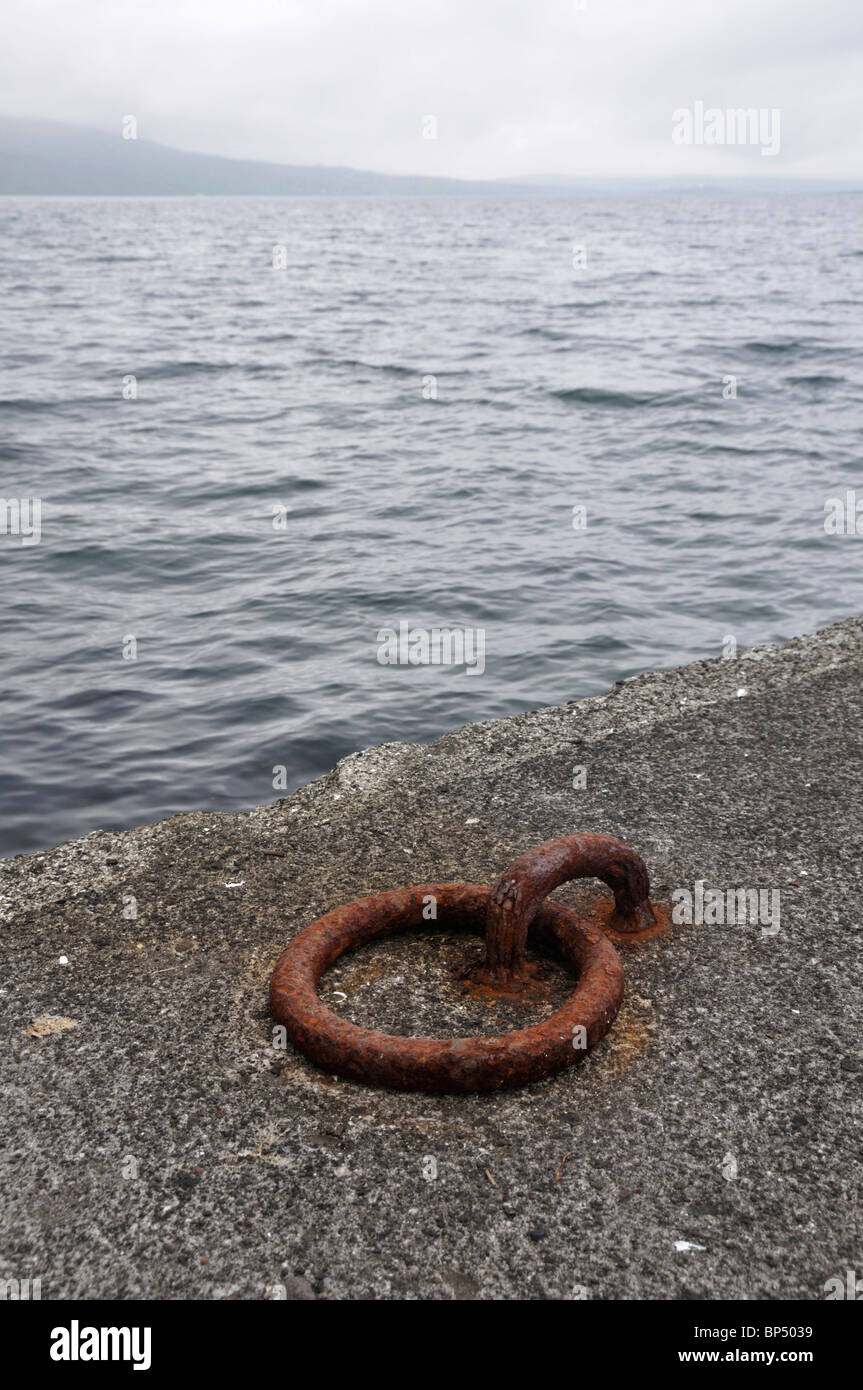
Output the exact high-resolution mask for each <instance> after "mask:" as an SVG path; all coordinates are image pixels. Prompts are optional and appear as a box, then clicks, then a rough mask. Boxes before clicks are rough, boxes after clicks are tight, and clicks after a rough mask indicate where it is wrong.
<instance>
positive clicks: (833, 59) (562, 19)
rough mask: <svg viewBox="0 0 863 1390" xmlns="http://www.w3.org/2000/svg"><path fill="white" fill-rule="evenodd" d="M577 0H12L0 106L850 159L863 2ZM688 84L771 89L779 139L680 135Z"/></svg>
mask: <svg viewBox="0 0 863 1390" xmlns="http://www.w3.org/2000/svg"><path fill="white" fill-rule="evenodd" d="M586 5H587V8H586V10H584V11H581V10H579V9H578V7H577V0H432V2H431V3H427V4H422V3H421V4H408V3H406V0H365V3H363V0H294V3H291V0H76V3H74V4H70V3H69V0H35V2H34V0H5V7H4V18H3V21H2V23H3V30H4V36H5V37H4V41H3V43H2V46H0V86H2V91H3V98H2V106H3V109H4V111H5V113H6V114H9V115H28V116H48V117H53V118H59V119H66V120H72V121H81V122H87V123H90V124H95V125H100V126H104V127H107V128H119V123H120V120H121V118H122V117H123V116H124V115H127V114H133V115H135V116H136V117H137V119H138V123H139V135H141V136H142V137H147V138H150V139H154V140H161V141H164V142H165V143H166V144H172V145H176V146H179V147H181V148H185V149H191V150H197V151H201V152H207V153H213V154H232V155H241V156H244V157H248V158H259V159H271V160H278V161H286V162H293V163H313V162H315V163H325V164H350V165H354V166H357V167H363V168H371V169H379V170H382V171H386V172H406V173H429V174H448V175H457V176H461V177H506V176H513V175H518V174H529V173H548V172H556V173H562V174H571V175H578V174H589V175H601V174H606V173H607V174H613V175H631V174H635V175H638V174H653V175H661V176H672V175H674V174H678V173H680V174H686V175H689V176H691V175H693V174H698V173H717V174H740V173H757V174H759V175H764V174H766V173H771V174H773V173H779V174H782V175H785V176H788V175H795V174H800V175H807V176H817V175H825V176H834V177H859V176H861V175H863V155H861V149H863V6H861V4H860V0H819V3H818V4H817V5H816V4H813V3H812V0H757V3H754V0H723V2H722V3H720V0H586ZM696 100H700V101H703V102H704V104H705V106H708V107H709V106H720V107H729V106H735V107H737V106H745V107H751V106H755V107H770V108H774V107H778V108H779V109H780V110H781V113H782V118H781V119H782V147H781V153H780V155H779V156H778V157H777V158H776V159H770V160H768V159H764V158H761V157H760V155H759V151H758V150H757V149H750V148H739V147H735V148H721V147H712V148H710V147H705V146H694V147H682V146H679V145H675V144H674V143H673V142H672V140H671V113H672V111H673V110H674V109H675V108H679V107H682V106H691V105H692V104H693V103H694V102H695V101H696ZM429 115H432V116H434V117H435V118H436V120H437V131H438V135H437V139H433V140H427V139H423V137H422V122H423V118H424V117H425V116H429ZM768 166H769V167H768Z"/></svg>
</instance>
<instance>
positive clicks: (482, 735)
mask: <svg viewBox="0 0 863 1390" xmlns="http://www.w3.org/2000/svg"><path fill="white" fill-rule="evenodd" d="M861 677H863V621H861V620H860V619H850V620H848V621H846V622H843V623H839V624H836V625H834V626H832V627H829V628H826V629H824V630H823V631H821V632H819V633H816V634H814V635H812V636H806V637H800V638H796V639H794V640H793V641H791V642H789V643H788V644H787V645H784V646H781V647H761V648H754V649H752V650H749V651H743V652H741V653H740V654H739V655H738V656H737V657H736V658H734V659H725V660H722V659H719V660H713V661H699V662H696V663H694V664H692V665H690V666H687V667H684V668H681V669H679V670H672V671H661V672H656V673H651V674H647V675H643V676H638V677H636V678H634V679H632V680H629V681H626V682H624V683H621V684H619V685H618V686H615V687H614V689H613V690H611V691H610V692H609V693H608V694H606V695H603V696H599V697H595V698H591V699H588V700H583V701H579V702H576V703H573V704H571V705H566V706H561V707H557V708H552V709H543V710H538V711H535V712H532V713H529V714H523V715H518V716H515V717H513V718H509V719H502V720H495V721H492V722H489V723H483V724H473V725H467V726H466V727H465V728H463V729H459V730H457V731H456V732H454V733H452V734H449V735H447V736H445V737H444V738H441V739H438V740H436V741H435V742H433V743H429V744H391V745H385V746H383V747H381V748H374V749H369V750H366V751H365V752H362V753H358V754H356V755H354V756H352V757H350V758H347V759H345V760H344V761H343V762H341V763H340V764H339V765H338V767H337V768H336V769H335V770H334V771H333V772H332V773H330V774H329V775H328V776H326V777H324V778H322V779H321V780H319V781H317V782H314V783H312V784H311V785H310V786H307V787H305V788H303V789H302V790H300V791H299V792H297V793H295V794H294V795H292V796H289V797H287V798H285V799H284V800H282V801H279V802H276V803H275V804H272V805H268V806H263V807H259V808H257V809H255V810H253V811H251V812H250V813H248V814H243V815H240V814H222V813H214V812H203V811H202V812H198V813H195V814H192V815H181V816H175V817H173V818H171V819H169V820H165V821H162V822H159V823H158V824H155V825H146V826H142V827H138V828H136V829H133V830H128V831H124V832H101V831H99V832H95V833H93V834H91V835H88V836H87V837H85V838H83V839H80V840H76V841H73V842H71V843H69V844H65V845H61V846H60V847H59V848H57V849H54V850H51V851H48V852H46V853H44V854H31V855H19V856H17V857H16V858H14V859H8V860H3V861H0V948H2V953H3V969H2V974H3V980H2V992H0V1018H2V1027H3V1032H4V1034H5V1037H6V1046H5V1047H4V1050H3V1064H2V1066H3V1074H2V1101H3V1103H2V1118H0V1127H2V1144H0V1148H2V1164H3V1166H2V1174H3V1176H2V1185H3V1193H4V1197H3V1204H2V1239H0V1278H17V1279H26V1278H30V1279H35V1278H39V1279H41V1290H42V1298H43V1299H65V1298H96V1299H101V1298H125V1299H133V1298H145V1299H149V1298H170V1299H231V1298H239V1299H262V1298H266V1299H273V1298H279V1297H287V1298H289V1299H314V1298H324V1299H354V1298H373V1299H453V1298H456V1299H574V1298H575V1299H581V1298H589V1299H726V1298H745V1299H756V1300H763V1299H823V1298H824V1297H825V1292H824V1286H825V1283H826V1281H828V1280H829V1279H831V1278H834V1277H836V1276H840V1277H841V1278H843V1279H844V1277H845V1272H846V1270H847V1269H849V1268H851V1269H855V1270H856V1271H857V1272H858V1275H859V1274H861V1273H863V1239H861V1222H860V1214H859V1213H860V1206H859V1189H860V1174H861V1144H860V1128H861V1126H860V1120H861V1110H863V1105H861V1102H863V1043H861V1016H863V1003H861V988H860V965H859V959H860V945H861V940H863V937H861V929H863V911H861V906H860V888H861V881H860V880H861V872H860V858H861V854H860V851H861V838H863V835H861V832H863V804H861V781H863V690H861ZM577 767H583V768H584V769H585V776H586V786H585V787H583V788H581V789H577V788H575V787H574V786H573V781H574V780H575V781H576V782H578V781H580V780H582V779H581V778H580V777H579V775H578V774H574V769H575V768H577ZM49 794H50V789H46V795H49ZM578 830H595V831H605V832H607V833H610V834H613V835H617V836H619V837H620V838H622V839H624V840H625V841H626V842H627V843H628V844H630V845H632V847H633V848H634V849H636V850H637V851H638V852H639V853H640V854H641V855H642V856H643V857H644V859H645V860H646V862H647V865H648V868H649V870H650V874H651V880H652V895H653V897H654V898H655V899H656V900H658V901H660V902H669V901H670V900H671V897H672V894H673V893H674V892H675V891H676V890H679V889H681V888H688V889H690V890H693V889H694V885H695V883H696V882H698V881H703V883H704V884H705V885H706V887H708V888H718V889H723V890H726V889H728V888H734V889H737V888H756V889H769V890H779V892H780V895H781V925H780V928H779V930H778V932H776V933H775V934H774V933H773V930H772V928H765V927H764V926H763V924H762V925H759V924H758V923H753V922H744V923H725V924H724V925H717V924H708V923H702V924H698V923H696V922H693V923H691V924H686V923H681V924H675V925H673V926H672V927H671V928H670V929H669V931H668V932H667V933H666V934H664V935H663V936H661V937H659V938H657V939H655V940H653V941H651V942H645V943H643V944H642V945H641V946H638V947H634V948H631V949H628V950H626V951H625V952H624V954H623V960H624V968H625V972H626V994H625V999H624V1004H623V1008H622V1011H621V1014H620V1015H619V1017H618V1019H617V1021H616V1023H615V1024H614V1026H613V1027H612V1029H611V1031H610V1032H609V1034H608V1035H607V1036H606V1038H605V1039H604V1040H603V1041H602V1042H601V1043H600V1044H599V1046H598V1047H597V1048H596V1049H595V1050H594V1051H592V1052H591V1053H590V1054H589V1056H588V1057H587V1058H586V1060H585V1061H584V1062H582V1063H581V1064H580V1065H579V1066H576V1067H573V1068H571V1069H569V1070H568V1071H566V1072H563V1073H561V1074H559V1075H558V1076H556V1077H552V1078H550V1079H549V1080H546V1081H543V1082H539V1083H537V1084H535V1085H532V1086H530V1087H527V1088H524V1089H522V1090H514V1091H508V1092H501V1093H495V1094H485V1095H474V1096H434V1095H422V1094H403V1093H401V1094H394V1093H389V1092H386V1091H379V1090H375V1089H371V1088H368V1087H365V1086H362V1085H358V1084H353V1083H351V1082H348V1081H342V1080H335V1079H333V1078H332V1077H331V1076H329V1075H325V1074H323V1073H321V1072H320V1071H318V1070H317V1069H316V1068H315V1067H314V1066H312V1065H311V1064H309V1063H307V1062H306V1061H305V1060H304V1059H303V1058H302V1057H301V1056H299V1055H297V1054H296V1053H295V1052H294V1051H293V1050H292V1049H291V1048H290V1047H288V1048H287V1049H286V1050H285V1049H284V1048H280V1047H279V1046H278V1038H274V1033H273V1020H272V1019H271V1018H270V1016H269V1011H268V1005H267V985H268V980H269V975H270V972H271V971H272V968H273V965H274V963H275V960H276V958H277V957H278V955H279V953H280V952H281V950H282V948H283V946H284V945H285V944H286V943H287V941H288V940H289V939H290V938H291V936H292V935H293V934H294V933H295V932H296V931H298V930H299V929H300V928H301V927H302V926H304V925H305V924H306V923H308V922H310V921H312V920H313V919H314V918H315V917H317V916H320V915H322V914H323V913H325V912H327V911H329V910H330V909H331V908H332V907H334V906H337V905H338V904H340V903H343V902H347V901H350V900H352V899H353V898H356V897H360V896H363V895H365V894H368V893H372V892H376V891H379V890H382V889H385V888H392V887H398V886H401V885H403V884H412V883H425V882H430V883H434V882H448V881H467V882H475V883H491V882H493V881H494V879H495V878H496V877H497V875H498V874H499V873H500V871H501V870H502V869H503V868H505V867H506V865H507V864H508V863H509V862H510V860H512V859H513V858H514V857H515V856H516V855H517V854H520V853H521V852H522V851H524V850H525V849H528V848H530V847H531V846H532V845H536V844H539V843H540V842H541V841H543V840H546V839H549V838H551V837H554V836H558V835H562V834H571V833H574V832H576V831H578ZM267 851H280V852H281V854H282V855H283V857H278V856H277V855H274V854H272V853H267ZM590 891H592V890H591V889H590V886H589V885H585V884H583V883H582V884H577V885H575V884H570V885H567V886H565V887H563V888H561V889H559V890H558V892H557V893H556V894H555V897H556V898H558V899H559V900H561V901H562V902H565V903H569V904H575V905H577V904H578V903H579V901H582V900H584V897H585V894H586V893H588V892H590ZM133 912H134V913H135V915H134V916H132V915H131V914H132V913H133ZM476 949H478V946H477V943H476V941H475V939H474V938H468V937H465V936H464V935H461V934H459V933H455V932H453V931H451V930H447V928H446V925H445V924H443V925H441V924H439V927H438V929H430V930H428V931H426V932H417V933H412V934H409V935H406V936H404V937H401V938H398V939H394V940H392V941H389V942H382V943H379V944H378V945H375V946H372V947H369V948H368V949H366V950H364V951H362V952H359V953H357V954H355V955H353V956H346V957H344V958H343V959H342V960H341V961H340V962H339V963H338V964H337V966H336V967H335V968H334V969H333V970H332V971H331V972H330V973H329V974H328V975H327V976H326V977H325V979H324V980H323V981H322V984H321V993H322V996H323V997H324V998H325V999H327V1001H328V1002H330V1003H331V1005H332V1007H333V1008H335V1009H337V1010H339V1011H340V1012H343V1013H344V1014H345V1015H346V1016H347V1017H350V1018H352V1019H354V1020H355V1021H357V1022H362V1023H366V1024H374V1025H375V1026H377V1027H379V1028H381V1029H385V1030H388V1031H391V1032H401V1033H410V1034H414V1035H425V1036H434V1035H437V1036H442V1035H457V1034H462V1035H464V1034H468V1033H475V1032H480V1033H490V1032H497V1031H505V1030H506V1029H507V1028H510V1027H516V1026H520V1025H521V1024H522V1023H524V1022H525V1021H527V1020H528V1018H529V1017H530V1018H531V1019H532V1018H533V1017H539V1016H541V1014H542V1012H543V1010H544V1012H546V1013H547V1012H548V1011H549V1010H550V1009H551V1008H552V1007H555V1006H556V1004H557V1001H558V1000H559V999H562V998H564V997H565V996H566V994H567V992H568V991H569V990H571V988H572V982H571V980H569V981H568V980H567V979H566V977H564V975H563V973H562V971H558V972H557V973H555V970H551V974H550V983H549V991H550V993H549V999H548V1001H546V1003H545V1005H538V1004H534V1005H533V1006H531V1007H532V1008H533V1010H534V1013H533V1014H531V1012H530V1010H529V1009H526V1008H525V1006H523V1005H516V1004H507V1005H502V1004H500V1003H496V1002H494V1003H492V1002H488V1001H482V1000H479V999H475V998H471V997H469V996H466V995H465V994H464V993H463V992H462V990H461V989H460V987H459V984H458V981H457V975H456V971H457V968H458V966H459V965H460V963H462V962H463V961H464V959H465V954H466V952H468V951H470V950H476ZM536 1010H539V1013H537V1012H536Z"/></svg>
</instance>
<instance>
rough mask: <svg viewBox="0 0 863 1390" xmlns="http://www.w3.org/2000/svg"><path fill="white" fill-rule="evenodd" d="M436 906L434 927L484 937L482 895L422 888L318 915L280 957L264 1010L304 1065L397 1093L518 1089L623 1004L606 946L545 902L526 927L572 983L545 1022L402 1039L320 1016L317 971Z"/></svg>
mask: <svg viewBox="0 0 863 1390" xmlns="http://www.w3.org/2000/svg"><path fill="white" fill-rule="evenodd" d="M429 894H433V895H434V897H435V899H436V900H437V910H438V918H437V924H438V926H441V925H445V926H448V927H455V926H461V927H467V928H468V929H469V930H473V931H476V932H479V933H482V932H483V931H484V930H485V921H486V910H487V907H488V901H489V888H488V886H487V885H486V886H485V887H483V886H482V885H480V884H474V883H445V884H426V885H424V886H421V887H417V888H397V889H395V890H394V891H393V892H390V893H378V894H376V895H375V896H374V897H373V898H361V899H360V900H359V901H358V902H355V903H349V904H348V906H346V907H340V908H337V909H336V911H335V912H331V913H329V914H328V916H326V917H321V918H320V919H319V920H318V921H317V922H313V923H312V925H311V926H309V927H306V928H305V930H304V931H302V932H300V934H299V935H298V936H297V937H295V939H294V941H292V943H291V945H290V946H289V947H288V948H287V950H286V951H284V952H283V953H282V955H281V957H280V959H279V961H278V964H277V965H276V968H275V970H274V972H273V977H272V980H271V982H270V1005H271V1008H272V1012H273V1015H274V1017H275V1018H277V1019H278V1020H279V1022H280V1023H283V1024H284V1025H285V1028H286V1029H287V1033H288V1037H289V1038H290V1040H291V1042H292V1043H293V1044H294V1046H295V1047H297V1048H299V1050H300V1052H303V1053H304V1054H305V1055H306V1057H308V1058H310V1060H311V1061H313V1062H317V1064H318V1066H320V1067H323V1068H324V1069H325V1070H326V1071H329V1072H332V1073H334V1074H335V1075H338V1076H346V1077H349V1078H350V1079H351V1080H353V1081H366V1082H370V1083H371V1084H372V1085H375V1086H389V1087H392V1088H394V1089H396V1090H406V1091H487V1090H496V1089H499V1088H503V1087H505V1086H523V1085H524V1084H525V1083H526V1082H528V1081H537V1080H539V1079H540V1078H541V1077H543V1076H549V1075H550V1074H551V1073H552V1072H555V1071H559V1070H560V1069H561V1068H562V1067H567V1066H571V1065H572V1063H573V1062H577V1061H578V1060H579V1058H580V1057H581V1056H583V1054H584V1051H585V1049H584V1048H583V1047H582V1048H579V1047H578V1046H577V1045H576V1046H574V1045H573V1044H574V1043H576V1044H577V1043H578V1041H579V1039H580V1037H582V1036H583V1035H577V1034H576V1031H575V1030H576V1029H577V1028H579V1027H583V1028H584V1029H585V1033H586V1041H587V1047H592V1046H593V1045H594V1044H595V1043H597V1042H599V1040H600V1038H601V1037H602V1036H603V1035H604V1034H605V1033H606V1032H607V1031H608V1029H609V1027H610V1026H611V1024H612V1022H613V1021H614V1018H615V1015H616V1014H617V1010H618V1008H619V1007H620V1002H621V999H622V998H623V967H622V965H621V963H620V957H619V956H618V954H617V952H616V951H615V949H614V947H613V946H612V945H611V944H610V942H608V941H607V940H606V939H605V937H604V936H603V935H602V933H601V932H600V931H599V930H598V929H597V928H595V927H590V926H587V925H585V924H584V923H581V922H579V921H578V919H577V917H576V916H575V914H574V913H572V912H570V911H569V910H568V909H567V908H564V907H560V906H558V905H557V904H556V903H555V904H552V903H546V904H545V905H544V906H543V907H542V908H541V909H540V910H539V912H538V913H537V915H536V917H535V918H534V929H535V930H536V931H537V933H538V935H539V936H540V937H544V938H545V940H546V942H547V943H548V944H553V945H556V946H557V948H558V950H559V951H560V954H561V955H562V956H563V958H564V960H566V962H567V964H569V965H571V966H572V967H573V968H574V969H575V970H577V971H578V974H579V981H578V986H577V988H576V990H575V992H574V994H572V995H571V996H570V998H569V999H568V1000H567V1002H566V1004H564V1006H563V1008H561V1009H558V1010H557V1012H556V1013H554V1014H552V1015H551V1017H550V1018H547V1019H545V1021H544V1022H542V1023H539V1024H536V1025H535V1026H534V1027H531V1028H523V1029H521V1030H519V1031H517V1032H513V1033H501V1034H498V1035H497V1036H494V1037H472V1038H470V1037H469V1038H452V1039H446V1038H407V1037H398V1036H396V1035H394V1034H392V1033H378V1032H375V1031H374V1030H373V1029H370V1028H360V1027H358V1026H357V1025H356V1024H354V1023H348V1022H347V1020H345V1019H343V1018H340V1017H339V1015H338V1014H335V1013H333V1012H332V1010H331V1009H328V1008H327V1006H326V1004H324V1003H323V1002H322V1001H321V999H320V998H319V997H318V994H317V989H316V986H317V983H318V980H319V979H320V977H321V976H322V975H323V973H324V972H325V971H326V970H327V969H328V968H329V967H330V966H331V965H332V964H333V963H334V961H336V960H337V959H338V957H339V956H340V955H341V954H342V953H343V952H344V951H349V950H353V949H356V948H357V947H358V946H363V945H365V944H366V943H367V942H368V941H373V940H378V939H379V938H381V937H386V936H392V935H394V934H395V933H396V932H400V931H407V930H409V929H410V928H411V927H421V926H424V925H428V924H427V923H425V922H424V920H423V916H422V910H423V899H424V898H425V899H426V901H427V900H428V895H429Z"/></svg>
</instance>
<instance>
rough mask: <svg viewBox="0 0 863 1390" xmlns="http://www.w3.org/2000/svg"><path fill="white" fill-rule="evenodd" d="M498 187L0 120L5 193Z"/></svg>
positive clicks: (0, 189) (60, 124) (497, 188)
mask: <svg viewBox="0 0 863 1390" xmlns="http://www.w3.org/2000/svg"><path fill="white" fill-rule="evenodd" d="M507 191H512V192H517V191H518V190H517V189H511V190H508V189H507V186H506V185H505V184H500V183H479V182H477V183H471V182H468V181H466V180H461V179H440V178H424V177H422V176H413V175H401V174H374V173H368V172H366V171H365V170H362V169H346V168H330V167H327V166H324V165H305V164H266V163H263V162H259V161H257V160H251V159H225V158H222V157H221V156H219V155H206V154H191V153H189V152H187V151H185V150H175V149H171V148H170V146H168V145H159V144H156V143H155V141H152V140H124V139H123V136H122V132H121V129H120V124H119V122H118V125H117V130H116V131H115V132H111V131H105V130H98V129H95V128H93V127H90V126H78V125H70V124H67V123H66V122H64V121H38V120H27V119H21V118H18V117H10V116H0V194H2V193H18V194H22V193H24V194H27V193H46V194H84V193H95V194H123V195H126V194H145V195H153V196H158V195H162V194H191V193H222V194H264V195H267V194H276V195H277V194H303V193H328V194H349V193H368V194H373V193H408V194H418V193H419V194H438V193H444V194H452V193H495V194H500V193H505V192H507Z"/></svg>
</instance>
